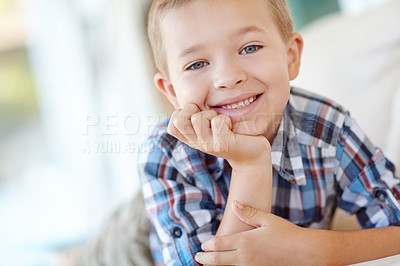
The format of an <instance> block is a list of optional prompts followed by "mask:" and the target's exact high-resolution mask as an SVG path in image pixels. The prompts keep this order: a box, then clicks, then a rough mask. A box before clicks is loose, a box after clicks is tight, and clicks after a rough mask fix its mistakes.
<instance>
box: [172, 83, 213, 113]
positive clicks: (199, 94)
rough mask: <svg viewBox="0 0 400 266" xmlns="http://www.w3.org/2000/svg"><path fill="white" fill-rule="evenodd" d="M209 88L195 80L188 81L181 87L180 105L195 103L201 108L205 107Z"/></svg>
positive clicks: (179, 94)
mask: <svg viewBox="0 0 400 266" xmlns="http://www.w3.org/2000/svg"><path fill="white" fill-rule="evenodd" d="M207 95H208V90H207V89H206V88H205V87H204V85H203V86H201V85H198V84H197V83H195V82H188V84H184V85H183V86H181V88H180V89H179V92H178V94H177V97H178V102H179V104H180V107H181V108H183V106H184V105H185V104H188V103H194V104H196V105H197V106H198V107H200V108H201V109H203V108H204V103H205V102H206V99H207Z"/></svg>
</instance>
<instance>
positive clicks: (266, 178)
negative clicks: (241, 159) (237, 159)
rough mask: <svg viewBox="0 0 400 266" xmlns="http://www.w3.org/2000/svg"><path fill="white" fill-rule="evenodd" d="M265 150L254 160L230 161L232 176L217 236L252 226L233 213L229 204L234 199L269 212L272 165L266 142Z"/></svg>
mask: <svg viewBox="0 0 400 266" xmlns="http://www.w3.org/2000/svg"><path fill="white" fill-rule="evenodd" d="M266 141H267V140H266ZM265 151H266V152H265V154H263V155H262V156H260V157H259V158H258V160H256V161H254V162H248V163H242V164H234V163H231V166H232V176H231V185H230V188H229V195H228V201H227V204H226V208H225V212H224V216H223V218H222V221H221V224H220V226H219V228H218V231H217V234H216V235H217V236H219V235H228V234H233V233H238V232H242V231H247V230H250V229H253V228H254V227H253V226H251V225H248V224H246V223H244V222H242V221H241V220H239V219H238V218H237V217H236V215H235V214H234V213H233V211H232V208H230V207H229V206H231V205H232V203H233V201H234V200H238V201H240V202H243V204H246V205H249V206H254V207H255V208H256V209H259V210H262V211H264V212H271V197H272V196H271V193H272V165H271V155H270V146H269V144H266V147H265Z"/></svg>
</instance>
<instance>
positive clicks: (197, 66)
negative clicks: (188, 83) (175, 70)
mask: <svg viewBox="0 0 400 266" xmlns="http://www.w3.org/2000/svg"><path fill="white" fill-rule="evenodd" d="M207 65H208V63H206V62H204V61H199V62H196V63H194V64H191V65H190V66H188V67H187V68H186V70H196V69H200V68H203V67H205V66H207Z"/></svg>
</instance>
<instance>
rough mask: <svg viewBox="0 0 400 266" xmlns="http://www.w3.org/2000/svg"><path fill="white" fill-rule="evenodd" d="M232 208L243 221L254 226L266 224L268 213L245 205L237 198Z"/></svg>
mask: <svg viewBox="0 0 400 266" xmlns="http://www.w3.org/2000/svg"><path fill="white" fill-rule="evenodd" d="M232 209H233V212H234V213H235V214H236V216H237V217H238V218H239V219H240V220H241V221H243V222H245V223H247V224H249V225H252V226H254V227H261V226H264V225H265V223H266V222H267V219H268V214H267V213H265V212H262V211H259V210H256V209H254V208H251V207H248V206H244V205H243V204H241V203H240V202H239V201H237V200H235V201H234V202H233V203H232Z"/></svg>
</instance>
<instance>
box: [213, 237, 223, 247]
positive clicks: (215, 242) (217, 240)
mask: <svg viewBox="0 0 400 266" xmlns="http://www.w3.org/2000/svg"><path fill="white" fill-rule="evenodd" d="M220 247H221V241H220V240H219V238H215V239H214V240H213V242H212V249H213V250H220Z"/></svg>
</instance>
